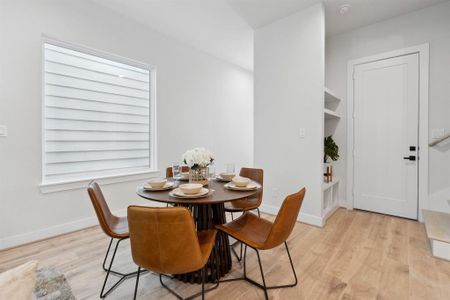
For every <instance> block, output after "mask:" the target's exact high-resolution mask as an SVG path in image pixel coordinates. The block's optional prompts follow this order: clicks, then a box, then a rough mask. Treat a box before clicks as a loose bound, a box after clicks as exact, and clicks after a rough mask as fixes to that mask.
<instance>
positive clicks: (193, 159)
mask: <svg viewBox="0 0 450 300" xmlns="http://www.w3.org/2000/svg"><path fill="white" fill-rule="evenodd" d="M183 161H184V163H185V164H187V165H188V166H189V167H190V168H191V169H194V170H195V169H196V168H199V167H200V168H205V167H207V166H209V165H210V164H211V163H212V162H213V161H214V157H213V155H212V153H211V152H209V151H208V150H206V149H205V148H194V149H191V150H188V151H186V152H185V153H184V154H183Z"/></svg>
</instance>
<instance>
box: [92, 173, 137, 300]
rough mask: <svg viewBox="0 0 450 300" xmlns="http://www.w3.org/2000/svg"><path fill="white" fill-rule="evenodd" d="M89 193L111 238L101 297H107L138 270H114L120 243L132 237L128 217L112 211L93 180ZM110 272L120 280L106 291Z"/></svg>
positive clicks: (106, 255) (104, 228)
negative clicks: (109, 256)
mask: <svg viewBox="0 0 450 300" xmlns="http://www.w3.org/2000/svg"><path fill="white" fill-rule="evenodd" d="M87 190H88V194H89V197H90V198H91V202H92V205H93V206H94V209H95V214H96V215H97V219H98V222H99V223H100V227H101V228H102V230H103V232H104V233H105V234H106V235H107V236H109V237H110V238H111V241H110V242H109V246H108V250H107V251H106V254H105V258H104V259H103V265H102V267H103V270H105V271H106V272H107V273H106V277H105V280H104V282H103V287H102V290H101V292H100V298H104V297H106V296H107V295H108V294H109V293H110V292H112V291H113V290H114V289H115V288H116V287H117V286H118V285H119V284H120V283H121V282H122V281H123V280H125V279H126V278H128V277H131V276H134V275H137V272H132V273H126V274H124V273H121V272H117V271H114V270H112V265H113V263H114V258H115V257H116V252H117V248H118V247H119V243H120V242H121V241H123V240H125V239H127V238H129V237H130V235H129V233H128V220H127V217H117V216H115V215H113V214H112V213H111V210H110V209H109V207H108V203H106V200H105V197H104V196H103V193H102V190H101V189H100V186H99V185H98V184H97V183H96V182H94V181H91V182H90V183H89V185H88V188H87ZM115 239H116V240H117V243H116V246H115V247H114V252H113V255H112V258H111V261H110V263H109V266H108V268H106V260H107V258H108V255H109V253H110V250H111V246H112V244H113V241H114V240H115ZM110 274H113V275H116V276H119V278H120V279H119V280H118V281H117V282H116V283H115V284H114V285H113V286H112V287H111V288H110V289H109V290H108V291H106V292H105V293H104V291H105V286H106V282H107V281H108V277H109V275H110Z"/></svg>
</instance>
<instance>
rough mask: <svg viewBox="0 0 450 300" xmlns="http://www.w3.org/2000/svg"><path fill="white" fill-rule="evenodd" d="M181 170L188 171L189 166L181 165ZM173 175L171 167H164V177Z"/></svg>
mask: <svg viewBox="0 0 450 300" xmlns="http://www.w3.org/2000/svg"><path fill="white" fill-rule="evenodd" d="M181 172H189V166H181ZM171 177H173V170H172V167H167V168H166V178H171Z"/></svg>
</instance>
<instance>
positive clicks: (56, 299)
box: [34, 268, 76, 300]
mask: <svg viewBox="0 0 450 300" xmlns="http://www.w3.org/2000/svg"><path fill="white" fill-rule="evenodd" d="M34 297H35V299H36V300H76V298H75V296H74V295H73V293H72V289H71V288H70V285H69V283H68V282H67V279H66V277H65V276H64V274H63V273H62V272H60V271H58V270H57V269H54V268H42V269H39V270H37V271H36V287H35V289H34Z"/></svg>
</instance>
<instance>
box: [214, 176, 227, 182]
mask: <svg viewBox="0 0 450 300" xmlns="http://www.w3.org/2000/svg"><path fill="white" fill-rule="evenodd" d="M216 180H217V181H222V182H230V181H231V179H230V180H226V179H225V178H223V177H222V176H220V175H217V176H216Z"/></svg>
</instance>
